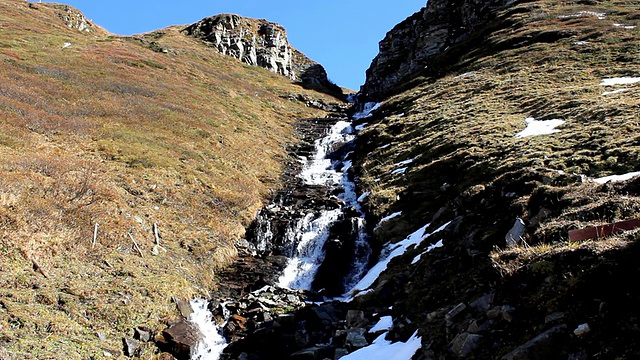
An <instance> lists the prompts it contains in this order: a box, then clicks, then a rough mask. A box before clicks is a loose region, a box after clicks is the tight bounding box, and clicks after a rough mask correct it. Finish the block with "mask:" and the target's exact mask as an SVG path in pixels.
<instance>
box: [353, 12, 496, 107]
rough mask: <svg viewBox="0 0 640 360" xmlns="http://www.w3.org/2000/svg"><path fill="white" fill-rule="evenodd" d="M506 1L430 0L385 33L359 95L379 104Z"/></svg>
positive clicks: (475, 28) (473, 29) (486, 19)
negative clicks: (395, 88) (361, 94)
mask: <svg viewBox="0 0 640 360" xmlns="http://www.w3.org/2000/svg"><path fill="white" fill-rule="evenodd" d="M506 2H507V1H506V0H454V1H449V0H432V1H429V3H428V4H427V6H426V7H424V8H422V10H420V11H418V12H416V13H415V14H413V15H412V16H410V17H409V18H407V19H406V20H404V21H403V22H401V23H400V24H398V25H396V27H394V28H393V29H392V30H391V31H389V32H388V33H387V35H386V37H385V38H384V39H383V40H382V41H381V42H380V52H379V54H378V55H377V56H376V57H375V58H374V59H373V61H372V63H371V66H370V67H369V69H368V70H367V80H366V83H365V85H364V86H363V87H362V93H363V94H364V95H365V96H366V97H367V99H369V100H375V101H379V100H381V99H383V98H384V97H385V96H387V95H390V94H391V93H393V89H394V87H396V86H398V85H399V84H400V83H401V82H403V81H404V80H406V79H407V77H409V76H411V75H412V74H415V73H416V72H419V71H421V70H423V69H425V67H426V68H429V67H430V65H431V64H430V62H431V61H432V60H433V59H434V58H435V57H436V56H438V55H441V54H442V53H443V52H444V51H446V50H448V49H449V47H451V46H453V45H455V44H459V43H462V42H463V41H465V40H467V39H469V37H470V36H471V35H472V34H473V33H474V32H475V31H476V30H478V29H480V28H481V27H482V26H483V25H485V24H486V23H487V22H488V20H489V19H490V18H491V16H492V14H493V12H492V11H491V10H492V9H495V8H496V7H501V6H503V5H504V4H505V3H506Z"/></svg>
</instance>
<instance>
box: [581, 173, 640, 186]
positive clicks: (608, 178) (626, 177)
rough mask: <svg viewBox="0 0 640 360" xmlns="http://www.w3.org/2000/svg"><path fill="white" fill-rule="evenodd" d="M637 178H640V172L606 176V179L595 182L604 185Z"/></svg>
mask: <svg viewBox="0 0 640 360" xmlns="http://www.w3.org/2000/svg"><path fill="white" fill-rule="evenodd" d="M637 176H640V171H635V172H630V173H626V174H622V175H611V176H605V177H601V178H597V179H593V182H596V183H598V184H604V183H607V182H618V181H625V180H629V179H633V178H634V177H637Z"/></svg>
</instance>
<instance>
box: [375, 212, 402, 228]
mask: <svg viewBox="0 0 640 360" xmlns="http://www.w3.org/2000/svg"><path fill="white" fill-rule="evenodd" d="M400 215H402V211H398V212H394V213H393V214H391V215H389V216H385V217H383V218H382V219H380V222H379V223H378V225H376V227H378V226H380V225H381V224H382V223H384V222H387V221H389V220H391V219H393V218H394V217H398V216H400Z"/></svg>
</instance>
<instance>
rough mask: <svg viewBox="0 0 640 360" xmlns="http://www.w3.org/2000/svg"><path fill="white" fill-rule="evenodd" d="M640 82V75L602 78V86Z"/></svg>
mask: <svg viewBox="0 0 640 360" xmlns="http://www.w3.org/2000/svg"><path fill="white" fill-rule="evenodd" d="M637 82H640V77H618V78H609V79H602V82H601V83H600V86H613V85H627V84H635V83H637Z"/></svg>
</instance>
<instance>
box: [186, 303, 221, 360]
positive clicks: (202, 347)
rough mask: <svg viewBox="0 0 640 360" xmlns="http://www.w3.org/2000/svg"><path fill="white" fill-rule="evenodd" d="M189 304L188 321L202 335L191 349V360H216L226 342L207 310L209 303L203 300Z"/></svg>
mask: <svg viewBox="0 0 640 360" xmlns="http://www.w3.org/2000/svg"><path fill="white" fill-rule="evenodd" d="M190 304H191V308H192V309H193V313H192V314H191V315H189V319H188V321H189V322H191V323H192V324H194V325H195V326H196V327H197V328H198V330H200V332H201V333H202V339H201V340H200V341H199V342H198V344H197V345H196V346H195V347H194V348H191V359H192V360H218V359H219V358H220V355H221V354H222V351H223V350H224V348H225V347H226V346H227V341H226V339H225V338H224V336H222V331H221V329H220V328H219V327H218V326H217V325H216V323H215V320H214V319H213V315H212V314H211V312H210V311H209V309H208V305H209V302H207V301H206V300H204V299H193V300H191V301H190Z"/></svg>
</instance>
